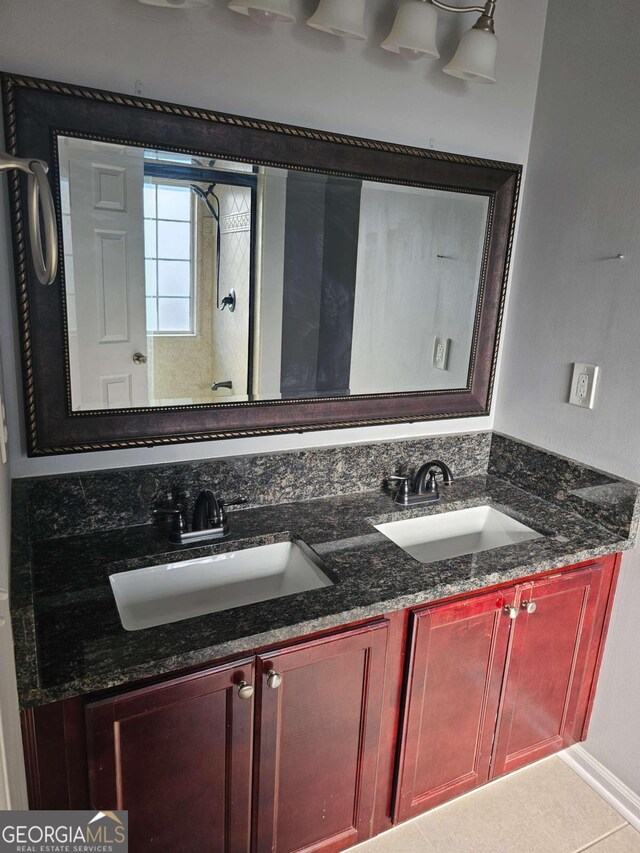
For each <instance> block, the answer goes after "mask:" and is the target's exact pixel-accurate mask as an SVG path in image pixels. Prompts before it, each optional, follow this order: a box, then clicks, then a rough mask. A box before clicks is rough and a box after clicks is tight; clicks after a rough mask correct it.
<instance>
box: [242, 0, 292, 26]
mask: <svg viewBox="0 0 640 853" xmlns="http://www.w3.org/2000/svg"><path fill="white" fill-rule="evenodd" d="M227 6H228V7H229V9H231V10H232V11H234V12H239V13H240V14H241V15H248V16H249V17H250V18H251V19H252V20H253V21H256V22H257V23H258V24H274V23H276V22H282V23H291V24H292V23H293V22H294V21H295V16H294V15H292V14H291V3H290V0H231V2H230V3H227Z"/></svg>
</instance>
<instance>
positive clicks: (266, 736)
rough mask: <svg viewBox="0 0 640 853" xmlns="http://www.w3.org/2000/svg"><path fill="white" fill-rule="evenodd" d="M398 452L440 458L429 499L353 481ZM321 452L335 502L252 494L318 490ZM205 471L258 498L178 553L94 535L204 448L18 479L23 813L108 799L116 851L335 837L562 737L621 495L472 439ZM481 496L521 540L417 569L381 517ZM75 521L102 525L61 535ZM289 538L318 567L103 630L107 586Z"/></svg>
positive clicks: (630, 496) (393, 518)
mask: <svg viewBox="0 0 640 853" xmlns="http://www.w3.org/2000/svg"><path fill="white" fill-rule="evenodd" d="M427 445H429V449H428V451H427V450H425V447H426V446H427ZM418 448H422V449H421V450H419V452H420V453H421V454H422V458H424V457H425V455H426V454H428V452H429V451H437V455H439V456H440V457H446V458H448V459H450V460H452V461H453V459H454V456H453V454H454V453H455V454H456V456H455V458H456V459H457V465H455V464H454V465H453V466H452V467H453V468H454V472H455V473H456V479H455V480H454V482H453V483H451V485H450V486H448V487H441V500H440V502H439V503H437V504H435V505H429V506H427V507H424V506H423V507H419V506H418V507H413V508H409V509H407V508H404V507H402V506H399V505H397V504H394V503H393V500H392V498H391V497H390V495H389V494H387V493H385V491H381V490H380V489H379V488H378V489H373V490H371V489H367V490H363V491H357V492H355V493H354V492H353V489H354V488H362V487H363V486H367V485H369V484H370V482H371V480H372V479H375V477H376V474H375V472H376V471H380V470H384V469H385V468H387V470H388V466H390V465H391V466H392V467H393V466H394V465H396V466H397V465H398V462H399V461H400V460H402V459H404V458H405V457H408V458H412V457H415V454H416V452H418ZM340 454H342V461H343V463H348V464H343V465H342V466H341V468H340V470H339V471H337V472H336V473H335V474H334V476H335V477H337V478H338V480H340V478H341V481H342V487H341V486H340V485H339V484H338V483H337V484H335V485H334V484H333V483H329V484H328V485H327V488H335V489H336V493H335V494H332V495H330V496H328V497H323V498H315V499H309V497H310V496H309V495H308V494H305V493H304V489H305V488H310V487H311V482H308V483H307V484H306V485H305V484H302V485H301V486H300V489H301V491H300V492H299V493H298V494H296V495H295V497H296V498H297V500H293V501H289V502H278V498H281V497H282V492H280V493H274V492H269V489H276V490H278V489H284V490H285V491H284V493H285V494H286V493H287V492H286V490H287V488H288V487H289V485H290V483H289V482H284V483H281V482H279V480H278V476H277V475H278V474H281V475H282V477H283V479H285V481H286V473H285V472H286V471H287V470H289V471H290V472H292V471H295V469H296V466H297V465H304V466H305V467H306V468H307V470H308V471H309V472H310V477H309V481H312V482H313V483H317V482H318V481H320V482H322V481H323V478H324V477H325V476H326V477H327V479H328V480H331V474H330V470H331V469H332V468H333V469H336V468H337V467H338V466H337V458H338V456H340ZM429 455H430V454H429ZM392 460H393V461H392ZM225 462H226V464H228V465H230V466H231V468H232V469H233V470H226V471H225V470H223V465H224V464H225V463H216V462H213V461H212V462H209V463H206V464H207V465H209V466H214V467H212V468H211V470H210V472H209V473H210V474H211V475H212V476H213V477H214V478H215V480H216V482H217V483H219V484H220V488H221V491H223V490H226V482H225V478H227V477H232V478H234V479H235V482H236V485H239V486H240V490H241V491H244V492H247V493H249V494H250V493H251V492H252V491H253V493H254V494H260V495H261V496H262V497H263V499H264V500H265V504H264V505H259V506H252V507H249V508H247V509H245V510H241V511H236V512H233V513H230V514H229V519H230V525H231V535H230V537H229V539H227V540H225V541H224V542H222V543H217V544H214V545H201V546H200V547H198V548H188V549H184V548H181V547H180V546H177V545H171V544H170V543H169V542H168V540H167V529H166V527H165V526H158V525H140V526H135V527H134V526H130V527H127V528H126V529H124V530H123V529H115V528H114V527H113V525H114V524H115V523H116V512H117V511H118V508H119V512H120V513H121V515H120V516H119V517H118V518H119V521H120V523H122V521H123V520H125V519H124V518H123V515H126V516H127V518H126V520H128V521H133V518H134V515H135V513H137V512H140V511H142V498H140V501H139V502H138V498H136V495H144V494H146V490H148V489H149V488H150V480H151V479H153V481H154V483H155V487H156V488H157V489H158V490H159V493H162V489H163V483H164V479H163V478H164V477H175V476H176V469H178V468H181V469H182V473H183V475H184V474H185V473H191V474H192V475H193V476H194V478H196V480H197V478H198V477H203V476H206V475H207V472H204V471H202V470H199V472H196V466H200V469H201V468H202V465H203V463H185V466H186V467H185V466H175V468H174V469H173V470H165V469H164V468H156V469H139V470H133V471H132V470H129V471H126V470H123V471H121V472H108V473H105V472H102V473H101V474H100V475H98V474H95V475H82V477H81V479H82V482H78V480H79V479H80V478H75V477H70V478H56V479H55V481H53V482H52V481H50V480H47V479H41V480H33V481H31V482H27V483H24V482H23V483H17V484H16V486H15V492H14V500H16V501H17V505H18V506H22V507H23V508H24V509H25V510H27V514H28V515H29V518H30V519H32V520H40V521H41V524H42V526H41V527H40V526H39V527H38V529H39V534H38V535H39V537H40V540H39V541H28V537H27V535H26V532H25V531H24V530H23V531H22V532H20V530H16V532H15V542H14V552H15V557H16V559H15V563H16V568H15V571H14V590H15V591H14V633H15V636H16V638H17V640H16V642H17V649H16V653H17V662H18V670H19V672H18V674H19V678H20V690H21V699H22V705H23V712H22V713H23V729H24V740H25V751H26V756H27V766H28V776H29V789H30V797H31V804H32V807H34V808H57V809H67V808H100V809H116V808H124V809H128V810H129V825H130V833H131V844H132V848H131V849H132V850H134V851H147V850H158V851H165V850H166V851H169V850H170V851H172V852H173V851H181V850H185V851H186V850H194V849H197V850H212V851H218V850H220V851H222V850H228V851H241V850H242V851H247V850H255V851H263V850H264V851H266V850H278V851H299V850H327V851H329V850H331V851H338V850H342V849H345V848H347V847H350V846H351V845H353V844H356V843H358V842H360V841H363V840H365V839H367V838H370V837H372V836H374V835H376V834H377V833H379V832H381V831H383V830H384V829H385V828H388V827H389V826H391V825H392V824H394V823H397V822H399V821H403V820H406V819H408V818H410V817H412V816H415V815H417V814H419V813H421V812H423V811H426V810H428V809H429V808H432V807H434V806H436V805H438V804H441V803H443V802H446V801H447V800H449V799H452V798H453V797H455V796H458V795H460V794H462V793H464V792H466V791H469V790H471V789H472V788H474V787H476V786H478V785H482V784H483V783H485V782H487V781H489V780H490V779H493V778H496V777H498V776H501V775H503V774H505V773H508V772H510V771H511V770H514V769H516V768H519V767H522V766H524V765H526V764H528V763H530V762H532V761H535V760H537V759H539V758H542V757H544V756H546V755H550V754H552V753H553V752H556V751H558V750H561V749H563V748H565V747H567V746H569V745H571V744H572V743H575V742H577V741H580V740H582V739H584V737H585V736H586V731H587V726H588V722H589V714H590V709H591V704H592V702H593V699H594V694H595V689H596V683H597V675H598V670H599V665H600V660H601V657H602V652H603V648H604V639H605V636H606V629H607V624H608V619H609V614H610V611H611V606H612V601H613V596H614V591H615V584H616V578H617V573H618V568H619V562H620V552H621V551H622V550H624V549H626V548H627V547H629V546H630V544H631V542H632V540H633V538H634V536H635V529H636V526H637V501H638V490H637V487H635V486H634V485H633V484H630V483H625V482H624V481H620V480H616V479H615V478H612V477H609V476H607V475H603V474H601V473H600V472H596V471H593V470H591V469H588V468H586V467H585V466H579V465H577V463H573V462H570V461H568V460H563V459H561V458H559V457H554V456H552V455H551V454H547V453H544V452H543V451H539V450H536V449H535V448H531V447H528V446H526V445H522V444H520V443H518V442H514V441H512V440H510V439H507V438H505V437H502V436H497V435H495V434H494V435H490V434H476V435H469V436H455V437H450V438H441V439H432V440H430V441H424V440H423V441H419V442H398V443H390V444H379V445H368V446H364V447H354V448H335V449H327V450H322V451H321V450H318V451H305V452H303V453H301V454H281V455H276V456H273V457H260V458H255V457H254V458H252V457H248V458H244V459H239V460H234V461H233V462H232V461H230V460H226V461H225ZM189 465H192V466H193V468H192V469H189ZM215 466H217V468H216V467H215ZM400 467H404V466H402V465H401V466H400ZM347 469H349V470H351V471H352V472H354V473H347ZM483 469H484V470H483ZM405 470H406V468H405ZM549 470H553V471H554V472H555V478H556V479H555V483H554V484H553V486H551V485H550V479H549V477H548V472H549ZM539 471H545V472H547V476H545V477H540V476H539V474H538V472H539ZM355 472H357V476H358V482H359V485H355V486H354V482H355V480H354V479H353V477H355V476H356V475H355ZM507 474H508V477H507V476H506V475H507ZM54 487H55V488H54ZM258 487H259V488H258ZM79 488H80V490H79ZM98 489H99V494H100V502H99V503H98ZM127 489H128V491H126V490H127ZM341 489H342V491H343V492H344V493H342V494H340V491H341ZM545 489H551V491H547V492H546V493H545ZM195 491H196V490H195V489H194V493H195ZM289 494H290V492H289ZM132 496H133V497H132ZM54 498H55V504H54ZM83 500H86V501H87V503H85V504H82V501H83ZM271 501H273V502H271ZM54 505H55V506H56V507H58V508H59V510H60V509H63V508H65V507H66V508H67V510H68V509H69V508H71V507H72V506H74V507H75V509H76V510H77V512H76V514H75V516H72V515H71V514H70V513H68V512H61V511H59V512H58V515H57V516H55V517H53V516H52V515H51V513H49V514H48V515H47V507H49V509H51V507H52V506H54ZM482 507H484V508H489V510H490V511H491V512H490V514H489V515H490V517H491V518H493V517H494V516H493V514H502V515H503V516H506V518H507V519H509V520H510V521H511V522H512V523H513V525H514V526H513V529H512V530H511V535H516V533H515V532H514V531H518V534H517V535H521V536H523V537H524V538H522V540H521V541H512V542H511V544H508V545H504V546H503V547H493V548H492V547H489V548H488V549H487V550H478V551H475V552H474V553H467V554H460V555H459V556H453V557H446V556H443V555H442V553H438V554H437V558H436V559H434V560H433V561H431V562H419V561H418V560H417V559H416V558H415V557H414V556H411V554H410V553H409V552H408V550H407V549H406V548H405V547H404V546H401V545H400V544H397V543H396V542H395V541H393V540H392V539H391V538H389V537H388V536H386V535H385V534H384V533H383V532H381V529H383V530H384V528H385V526H386V525H389V524H394V523H398V522H400V523H402V524H404V523H407V522H411V523H413V522H414V521H419V520H420V519H423V518H424V519H429V520H431V519H434V520H436V521H437V517H438V516H441V517H442V519H443V520H450V519H451V518H452V517H454V516H455V514H456V513H458V514H460V513H464V512H466V511H468V510H471V513H472V515H474V516H475V515H476V514H478V512H480V513H481V514H482V513H484V512H485V510H479V508H482ZM83 512H86V513H87V515H85V517H84V523H85V525H87V526H89V527H91V526H93V525H97V526H100V527H101V528H102V529H99V530H94V531H93V532H79V531H78V530H75V531H74V530H72V528H71V527H70V525H78V524H79V521H80V517H81V516H82V513H83ZM78 513H79V514H78ZM147 513H148V507H147ZM16 516H17V517H20V512H19V511H18V512H17V513H16ZM109 526H111V529H105V528H108V527H109ZM507 526H508V525H507ZM520 527H523V528H525V530H528V531H529V532H528V533H526V534H523V533H522V532H521V531H519V528H520ZM392 530H393V529H392ZM60 534H63V535H60ZM69 534H72V535H69ZM394 535H396V534H395V532H394ZM447 535H448V534H447ZM294 541H295V542H302V543H305V547H308V548H309V551H310V553H312V554H313V555H314V558H315V559H316V560H317V561H318V563H319V565H320V566H322V567H324V570H325V571H326V572H327V573H328V574H327V575H326V577H327V578H329V579H330V581H331V582H330V583H326V584H323V585H320V586H317V587H316V588H313V589H308V590H307V591H304V592H298V593H294V594H291V595H284V596H283V597H279V598H271V599H269V600H266V601H262V602H254V603H250V604H246V605H244V606H240V607H235V608H233V609H228V610H222V611H219V612H216V613H209V614H203V615H200V616H196V617H194V618H189V619H185V620H183V621H176V622H171V623H170V624H163V625H157V626H156V627H151V628H144V629H140V630H125V629H124V628H123V625H122V622H121V618H120V614H119V611H118V607H117V605H116V601H115V599H114V596H113V593H112V588H111V583H110V577H113V576H114V575H119V576H122V575H126V574H127V573H129V574H132V573H134V572H136V571H138V570H139V569H141V568H149V567H151V566H164V565H167V564H168V563H170V564H171V565H173V566H175V568H176V569H177V570H178V571H179V568H180V559H182V560H198V559H202V558H205V557H208V556H211V555H215V554H221V553H225V552H226V553H234V554H236V553H238V554H242V552H243V550H245V551H246V549H251V548H264V547H265V546H267V547H268V546H269V545H273V544H277V543H288V542H294ZM408 547H409V548H410V546H408ZM87 555H91V556H90V557H89V558H88V557H87ZM21 559H22V561H23V562H22V564H20V560H21ZM158 594H159V595H161V594H162V593H160V592H159V593H158Z"/></svg>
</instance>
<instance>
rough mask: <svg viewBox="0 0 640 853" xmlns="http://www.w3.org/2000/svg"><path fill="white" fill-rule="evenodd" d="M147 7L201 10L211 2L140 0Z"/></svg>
mask: <svg viewBox="0 0 640 853" xmlns="http://www.w3.org/2000/svg"><path fill="white" fill-rule="evenodd" d="M138 3H144V4H145V5H146V6H164V7H165V8H167V9H201V8H202V7H203V6H209V5H210V3H209V0H138Z"/></svg>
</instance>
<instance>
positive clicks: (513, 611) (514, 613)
mask: <svg viewBox="0 0 640 853" xmlns="http://www.w3.org/2000/svg"><path fill="white" fill-rule="evenodd" d="M504 612H505V613H506V614H507V616H508V617H509V619H517V618H518V608H517V607H510V606H509V605H508V604H505V606H504Z"/></svg>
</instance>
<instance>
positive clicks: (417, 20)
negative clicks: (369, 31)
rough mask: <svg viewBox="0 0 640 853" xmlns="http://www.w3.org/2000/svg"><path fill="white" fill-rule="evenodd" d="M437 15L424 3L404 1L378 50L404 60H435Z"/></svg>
mask: <svg viewBox="0 0 640 853" xmlns="http://www.w3.org/2000/svg"><path fill="white" fill-rule="evenodd" d="M437 28H438V13H437V12H436V9H435V6H432V5H431V4H430V3H425V2H424V0H407V2H406V3H403V4H402V6H400V8H399V9H398V14H397V15H396V20H395V23H394V25H393V27H392V28H391V32H390V33H389V35H388V36H387V37H386V39H385V40H384V41H383V42H382V44H381V45H380V47H382V48H384V49H385V50H389V51H391V53H398V54H399V55H400V56H402V57H403V58H404V59H422V57H423V56H426V57H429V58H430V59H438V57H439V56H440V54H439V52H438V46H437V45H436V30H437Z"/></svg>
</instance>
